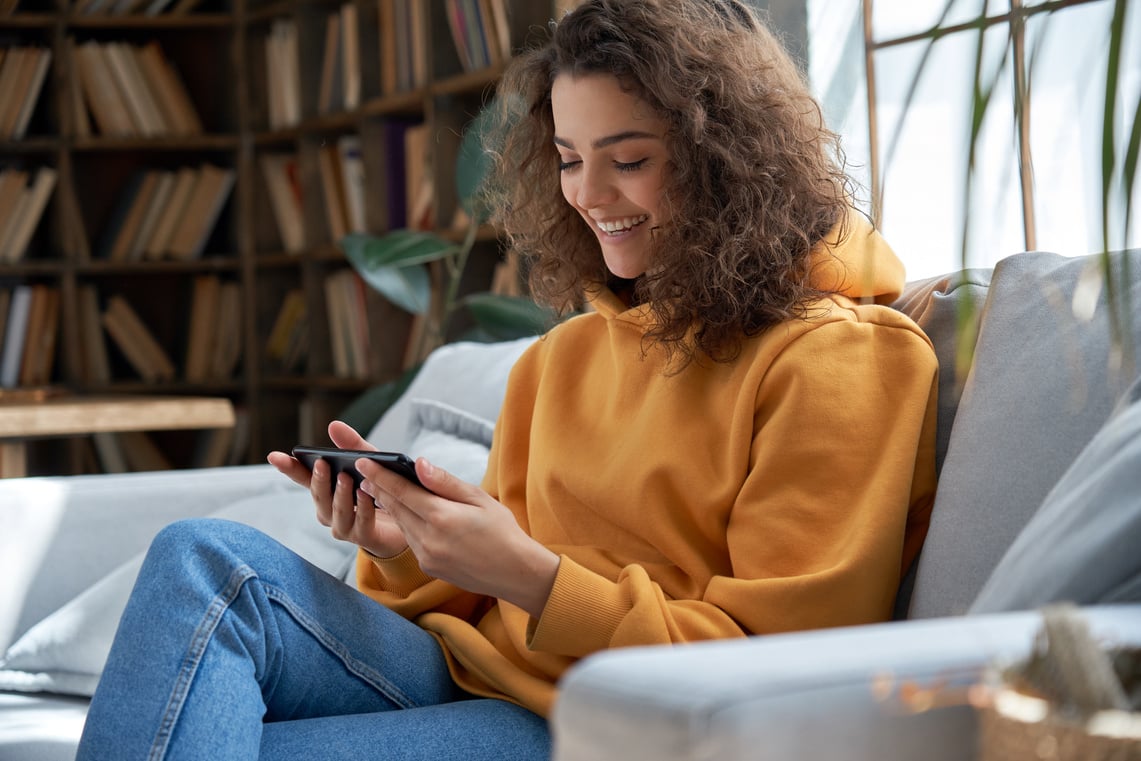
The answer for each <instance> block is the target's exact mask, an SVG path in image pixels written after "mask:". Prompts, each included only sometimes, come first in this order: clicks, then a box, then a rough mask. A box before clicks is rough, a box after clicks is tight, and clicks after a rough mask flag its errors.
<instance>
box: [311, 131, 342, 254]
mask: <svg viewBox="0 0 1141 761" xmlns="http://www.w3.org/2000/svg"><path fill="white" fill-rule="evenodd" d="M317 167H318V170H319V171H320V174H321V197H322V198H323V199H324V202H325V223H326V225H327V227H328V230H329V240H331V241H333V242H336V241H339V240H340V239H341V238H343V237H345V235H346V234H347V233H348V222H347V219H348V216H347V214H346V212H345V199H344V184H343V183H342V181H341V162H340V158H339V157H338V156H337V148H336V146H333V145H323V146H321V147H320V148H318V149H317Z"/></svg>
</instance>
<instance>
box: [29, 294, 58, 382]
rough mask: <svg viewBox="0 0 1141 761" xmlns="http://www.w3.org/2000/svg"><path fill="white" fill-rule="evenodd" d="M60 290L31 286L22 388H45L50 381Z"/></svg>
mask: <svg viewBox="0 0 1141 761" xmlns="http://www.w3.org/2000/svg"><path fill="white" fill-rule="evenodd" d="M59 298H60V297H59V289H58V288H55V287H53V286H49V285H43V284H37V285H34V286H32V308H31V314H30V317H29V320H28V335H27V339H26V340H25V342H24V356H23V359H22V360H21V362H20V385H21V386H42V385H44V384H46V383H47V382H48V381H49V380H50V378H51V370H52V366H53V364H54V361H55V348H56V339H57V337H58V334H59V306H60V305H59Z"/></svg>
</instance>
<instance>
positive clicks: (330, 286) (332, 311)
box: [324, 273, 353, 378]
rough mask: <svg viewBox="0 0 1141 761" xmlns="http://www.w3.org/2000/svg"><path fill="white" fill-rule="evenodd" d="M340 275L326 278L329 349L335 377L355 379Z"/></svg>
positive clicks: (335, 274)
mask: <svg viewBox="0 0 1141 761" xmlns="http://www.w3.org/2000/svg"><path fill="white" fill-rule="evenodd" d="M340 277H341V274H340V273H333V274H332V275H327V276H326V277H325V282H324V286H325V316H326V318H327V319H328V322H329V348H330V351H331V354H332V359H333V375H335V376H336V377H338V378H351V377H353V365H352V358H351V352H352V346H351V343H350V339H349V326H348V323H347V321H346V318H345V307H344V303H343V301H342V292H341V287H340V285H339V283H338V278H340Z"/></svg>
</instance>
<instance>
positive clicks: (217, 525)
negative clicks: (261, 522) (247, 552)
mask: <svg viewBox="0 0 1141 761" xmlns="http://www.w3.org/2000/svg"><path fill="white" fill-rule="evenodd" d="M254 531H256V529H254V528H252V527H250V526H246V525H244V524H241V523H236V522H234V521H227V520H220V519H217V518H186V519H183V520H178V521H175V522H174V523H171V524H169V525H167V526H165V527H164V528H163V529H162V530H161V531H159V532H158V534H156V535H155V538H154V540H153V541H152V542H151V546H150V550H149V552H148V554H149V555H151V556H155V557H161V558H167V559H173V560H174V561H175V562H180V561H181V562H187V561H190V560H192V559H194V558H201V557H204V556H207V555H215V554H217V553H216V552H214V551H212V550H224V549H225V548H229V547H232V546H233V545H234V543H235V541H234V540H235V539H236V538H238V537H239V536H240V535H241V534H244V533H247V532H254Z"/></svg>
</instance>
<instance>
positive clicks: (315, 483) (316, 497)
mask: <svg viewBox="0 0 1141 761" xmlns="http://www.w3.org/2000/svg"><path fill="white" fill-rule="evenodd" d="M331 473H332V470H331V468H329V463H327V462H325V461H324V460H317V462H315V463H313V473H312V476H311V477H310V479H309V495H310V496H311V497H312V498H313V503H314V504H315V505H316V506H317V522H318V523H320V524H321V525H322V526H331V525H332V524H333V504H332V502H333V500H332V494H331V492H332V490H333V486H332V483H331V482H330V478H331Z"/></svg>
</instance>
